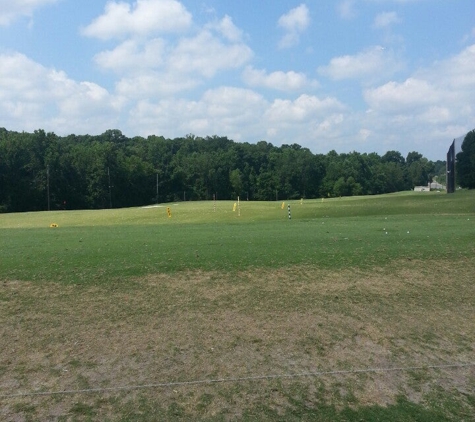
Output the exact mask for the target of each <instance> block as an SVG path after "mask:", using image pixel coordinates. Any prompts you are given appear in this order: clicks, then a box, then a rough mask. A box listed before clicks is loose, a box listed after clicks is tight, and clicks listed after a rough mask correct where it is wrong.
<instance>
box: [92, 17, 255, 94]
mask: <svg viewBox="0 0 475 422" xmlns="http://www.w3.org/2000/svg"><path fill="white" fill-rule="evenodd" d="M241 38H242V36H241V32H240V30H239V29H238V28H237V27H235V26H234V25H233V24H232V21H231V20H230V19H228V18H227V17H225V18H223V19H222V20H221V21H219V22H217V23H214V24H209V25H205V27H204V29H197V33H196V34H194V35H193V36H189V37H179V38H177V39H171V38H167V39H165V38H152V39H136V38H132V39H128V40H126V41H124V42H122V43H120V44H119V45H118V46H117V47H115V48H114V49H112V50H107V51H103V52H101V53H99V54H97V55H96V56H95V61H96V63H97V64H98V65H99V66H100V67H102V68H104V69H107V70H112V71H114V72H115V73H117V74H118V75H120V76H121V79H120V81H119V82H118V83H117V90H118V92H119V93H120V94H121V95H127V96H131V97H132V98H139V97H142V98H143V99H146V98H152V97H154V96H156V95H164V94H166V95H170V94H173V93H177V92H180V91H184V90H187V89H191V88H194V87H196V86H197V85H199V84H200V83H203V82H204V81H205V80H209V79H211V78H213V77H214V76H215V75H216V74H217V73H219V72H223V71H228V70H232V69H238V68H240V67H242V66H244V65H245V64H246V63H248V62H249V60H250V59H251V58H252V56H253V52H252V50H251V49H250V48H249V47H248V46H247V45H246V44H244V43H243V42H241Z"/></svg>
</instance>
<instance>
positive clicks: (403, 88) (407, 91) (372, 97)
mask: <svg viewBox="0 0 475 422" xmlns="http://www.w3.org/2000/svg"><path fill="white" fill-rule="evenodd" d="M364 97H365V100H366V102H367V103H368V104H369V106H370V107H371V109H372V110H379V111H389V112H404V111H411V112H413V111H414V110H415V109H418V108H419V107H424V106H427V105H430V104H434V103H436V102H438V101H439V100H440V98H439V94H438V92H437V90H436V89H435V87H434V86H432V85H431V84H430V83H429V82H427V81H425V80H420V79H415V78H409V79H407V80H406V81H404V82H403V83H397V82H388V83H386V84H384V85H382V86H380V87H378V88H375V89H368V90H366V91H365V93H364Z"/></svg>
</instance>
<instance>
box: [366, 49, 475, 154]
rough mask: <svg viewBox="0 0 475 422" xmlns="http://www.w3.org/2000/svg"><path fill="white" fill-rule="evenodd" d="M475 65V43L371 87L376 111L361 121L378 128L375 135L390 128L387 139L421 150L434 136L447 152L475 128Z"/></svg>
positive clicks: (438, 146) (370, 100)
mask: <svg viewBox="0 0 475 422" xmlns="http://www.w3.org/2000/svg"><path fill="white" fill-rule="evenodd" d="M473 69H475V45H471V46H469V47H467V48H465V49H464V50H462V51H461V52H460V53H459V54H457V55H455V56H453V57H450V58H448V59H446V60H442V61H440V62H436V63H434V64H433V65H432V66H430V67H427V68H425V69H420V70H418V71H417V72H415V73H414V74H413V75H412V76H411V77H409V78H407V79H406V80H405V81H403V82H396V81H390V82H387V83H385V84H383V85H381V86H378V87H375V88H371V89H366V90H365V91H364V99H365V100H366V102H367V104H368V106H369V108H370V111H371V113H366V114H365V116H362V117H361V121H362V122H363V123H364V124H365V125H366V127H371V128H372V129H373V133H374V134H375V135H374V138H376V137H377V135H378V134H380V136H381V134H383V133H384V132H386V133H387V135H385V137H384V138H385V139H390V138H391V137H393V138H394V142H395V143H398V145H399V146H400V149H402V150H407V151H410V150H417V147H418V146H420V145H423V144H424V142H425V141H426V140H427V139H432V140H433V147H434V149H438V150H440V149H443V150H445V148H446V147H447V146H448V143H449V141H450V140H451V139H453V138H455V137H457V136H459V135H462V134H464V133H467V132H468V131H469V130H472V129H473V126H474V123H473V122H475V107H474V105H473V98H475V74H474V72H473ZM390 134H391V135H390ZM374 138H373V140H375V139H374ZM392 149H394V148H392ZM425 149H426V151H427V146H426V147H425ZM426 154H427V152H426ZM428 155H430V151H429V154H428ZM439 159H443V157H439Z"/></svg>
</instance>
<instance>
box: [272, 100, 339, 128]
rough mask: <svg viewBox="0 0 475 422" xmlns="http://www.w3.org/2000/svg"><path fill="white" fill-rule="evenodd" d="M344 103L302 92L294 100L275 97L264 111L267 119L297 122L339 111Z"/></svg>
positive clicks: (280, 121)
mask: <svg viewBox="0 0 475 422" xmlns="http://www.w3.org/2000/svg"><path fill="white" fill-rule="evenodd" d="M344 109H345V107H344V105H343V104H342V103H340V102H339V101H338V100H337V99H335V98H331V97H327V98H324V99H323V100H320V99H319V98H318V97H316V96H313V95H307V94H303V95H301V96H299V97H298V98H297V99H296V100H294V101H292V100H282V99H276V100H274V102H273V103H272V105H271V106H270V107H269V109H268V110H267V111H266V117H267V120H269V121H271V122H278V123H279V124H284V125H286V124H288V123H291V122H292V123H298V122H304V121H307V120H309V119H310V120H312V119H315V118H320V119H321V118H322V117H325V116H327V115H330V114H333V113H334V112H341V111H343V110H344Z"/></svg>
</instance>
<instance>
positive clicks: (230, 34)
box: [207, 15, 243, 42]
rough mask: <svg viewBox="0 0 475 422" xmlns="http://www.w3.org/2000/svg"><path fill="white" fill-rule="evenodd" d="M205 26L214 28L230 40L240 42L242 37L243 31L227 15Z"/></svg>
mask: <svg viewBox="0 0 475 422" xmlns="http://www.w3.org/2000/svg"><path fill="white" fill-rule="evenodd" d="M207 28H210V29H214V30H215V31H217V32H218V33H220V34H221V35H222V36H223V37H224V38H226V39H227V40H228V41H230V42H240V41H242V39H243V32H242V30H241V29H239V28H238V27H237V26H236V25H234V23H233V20H232V19H231V17H229V16H228V15H226V16H224V18H223V19H221V20H220V21H218V22H215V23H212V24H209V25H207Z"/></svg>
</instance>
